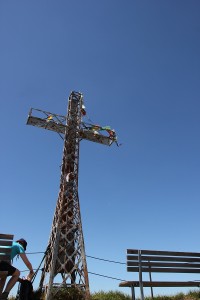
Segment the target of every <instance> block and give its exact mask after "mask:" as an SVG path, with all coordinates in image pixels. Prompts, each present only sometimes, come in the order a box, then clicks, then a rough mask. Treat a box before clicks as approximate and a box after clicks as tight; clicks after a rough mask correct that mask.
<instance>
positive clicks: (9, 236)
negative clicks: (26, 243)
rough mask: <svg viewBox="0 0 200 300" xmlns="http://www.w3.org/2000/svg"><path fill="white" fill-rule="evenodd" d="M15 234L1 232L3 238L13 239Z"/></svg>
mask: <svg viewBox="0 0 200 300" xmlns="http://www.w3.org/2000/svg"><path fill="white" fill-rule="evenodd" d="M13 237H14V235H13V234H4V233H0V239H1V240H3V239H4V240H13Z"/></svg>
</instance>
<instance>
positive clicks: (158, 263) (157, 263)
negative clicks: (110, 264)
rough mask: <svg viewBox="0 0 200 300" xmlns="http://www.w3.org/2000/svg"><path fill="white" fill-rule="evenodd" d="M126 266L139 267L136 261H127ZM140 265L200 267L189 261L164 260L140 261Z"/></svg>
mask: <svg viewBox="0 0 200 300" xmlns="http://www.w3.org/2000/svg"><path fill="white" fill-rule="evenodd" d="M127 266H128V267H139V263H138V262H127ZM141 266H142V267H162V268H165V267H171V268H190V269H193V268H194V269H200V264H198V263H197V264H196V263H194V264H191V263H176V262H171V263H164V262H143V261H142V262H141Z"/></svg>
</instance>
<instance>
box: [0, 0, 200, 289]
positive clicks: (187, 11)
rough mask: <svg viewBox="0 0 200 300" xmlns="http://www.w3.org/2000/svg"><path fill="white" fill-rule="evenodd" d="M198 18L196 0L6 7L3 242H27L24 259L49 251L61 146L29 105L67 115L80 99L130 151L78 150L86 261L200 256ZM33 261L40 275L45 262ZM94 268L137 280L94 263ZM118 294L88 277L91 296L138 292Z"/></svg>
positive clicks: (2, 42) (2, 11) (109, 283)
mask: <svg viewBox="0 0 200 300" xmlns="http://www.w3.org/2000/svg"><path fill="white" fill-rule="evenodd" d="M199 15H200V2H199V1H198V0H190V1H185V0H179V1H178V0H177V1H176V0H175V1H174V0H166V1H159V0H151V1H149V0H142V1H139V0H138V1H134V0H126V1H122V0H101V1H94V0H85V1H82V0H78V1H68V0H58V1H53V0H49V1H47V0H46V1H44V0H43V1H39V0H36V1H25V0H18V1H14V0H9V1H5V0H4V1H3V0H1V1H0V110H1V126H0V134H1V156H0V179H1V188H0V196H1V212H0V215H1V217H0V231H1V232H4V233H13V234H14V235H15V238H16V239H17V238H21V237H24V238H26V239H27V241H28V243H29V247H28V252H37V251H44V250H45V249H46V246H47V243H48V238H49V234H50V230H51V224H52V218H53V214H54V210H55V205H56V201H57V196H58V192H59V180H60V167H59V166H60V165H61V159H62V148H63V142H62V140H61V139H60V137H59V136H58V135H57V134H56V133H53V132H48V131H45V130H42V129H38V128H35V127H31V126H27V125H26V118H27V115H28V112H29V109H30V107H34V108H39V109H43V110H48V111H50V112H54V113H58V114H61V115H65V114H66V112H67V101H68V96H69V94H70V92H71V91H72V90H75V91H80V92H82V93H83V94H84V100H85V105H86V109H87V114H88V116H89V117H90V119H92V120H93V122H94V123H98V124H100V125H102V126H105V125H110V126H111V127H112V128H114V129H115V130H116V132H117V134H118V138H119V142H121V143H122V144H123V145H122V146H121V147H117V146H115V145H113V146H112V147H106V146H102V145H99V144H95V143H91V142H87V141H82V142H81V149H80V172H79V197H80V204H81V214H82V223H83V230H84V237H85V246H86V253H87V255H91V256H95V257H100V258H105V259H110V260H115V261H120V262H125V261H126V249H127V248H141V249H158V250H177V251H179V250H180V251H200V242H199V220H200V217H199V211H200V201H199V199H200V184H199V180H200V179H199V178H200V141H199V128H200V59H199V56H200V18H199ZM29 258H30V260H31V261H32V263H33V266H34V268H37V267H38V266H39V263H40V261H41V258H42V255H39V254H37V255H30V256H29ZM14 265H16V266H19V268H20V269H21V270H24V269H25V268H24V266H23V264H21V263H20V262H19V261H17V262H16V261H14ZM88 270H89V272H94V273H98V274H103V275H106V276H111V277H116V278H121V279H127V280H128V279H131V278H133V274H130V273H127V272H126V266H125V265H116V264H111V263H103V262H100V261H97V260H94V259H91V258H88ZM23 274H24V275H25V274H26V273H23ZM168 277H169V276H168ZM39 279H40V273H39V275H38V278H37V279H36V285H37V281H38V280H39ZM194 279H196V280H199V279H200V278H199V275H196V276H195V278H194ZM186 280H188V276H186ZM118 284H119V282H118V281H116V280H111V279H106V278H103V277H99V276H95V275H92V274H90V288H91V291H92V292H95V291H99V290H110V289H112V290H117V289H118V290H120V291H123V292H127V293H130V291H129V289H121V288H118ZM177 290H181V291H182V290H183V289H177ZM164 292H165V293H168V294H171V293H174V292H176V290H175V289H171V290H170V289H166V290H160V289H159V290H157V293H160V294H161V293H164ZM148 293H150V291H147V294H148Z"/></svg>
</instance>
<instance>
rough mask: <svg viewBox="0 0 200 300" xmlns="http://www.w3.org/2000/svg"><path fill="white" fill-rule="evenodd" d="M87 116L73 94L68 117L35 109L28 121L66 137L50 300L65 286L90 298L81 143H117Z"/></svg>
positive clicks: (49, 257)
mask: <svg viewBox="0 0 200 300" xmlns="http://www.w3.org/2000/svg"><path fill="white" fill-rule="evenodd" d="M33 114H35V116H33ZM84 115H86V111H85V106H84V103H83V95H82V94H81V93H79V92H74V91H73V92H71V94H70V96H69V99H68V112H67V116H66V117H65V116H61V115H57V114H53V113H50V112H46V111H42V110H39V109H33V108H32V109H31V110H30V113H29V115H28V119H27V124H28V125H33V126H37V127H40V128H44V129H47V130H51V131H55V132H57V133H58V134H59V135H61V136H63V135H64V138H63V139H64V149H63V158H62V166H61V179H60V190H59V195H58V200H57V205H56V210H55V214H54V218H53V223H52V228H51V234H50V238H49V244H48V248H47V249H48V250H47V252H46V256H45V260H44V268H43V271H42V275H41V280H40V288H41V289H43V290H44V293H45V299H46V300H50V299H52V297H53V295H54V293H56V291H58V289H59V288H61V287H62V288H67V287H75V288H77V289H79V290H80V291H82V292H83V293H84V295H85V299H89V298H90V291H89V279H88V270H87V263H86V254H85V246H84V237H83V230H82V222H81V213H80V205H79V197H78V169H79V142H80V140H82V139H86V140H89V141H92V142H96V143H100V144H103V145H107V146H110V145H111V144H112V143H113V142H116V135H115V131H114V130H111V129H110V127H108V126H106V127H100V126H98V125H92V124H86V123H83V122H82V117H83V116H84ZM102 131H104V132H105V133H106V134H107V135H108V136H106V135H105V134H104V135H103V134H102ZM55 281H59V283H55ZM44 282H46V284H45V285H44Z"/></svg>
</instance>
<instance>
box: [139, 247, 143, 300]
mask: <svg viewBox="0 0 200 300" xmlns="http://www.w3.org/2000/svg"><path fill="white" fill-rule="evenodd" d="M138 261H139V283H140V294H141V300H144V291H143V284H142V266H141V250H138Z"/></svg>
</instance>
